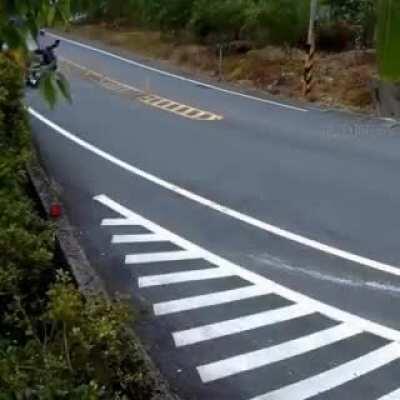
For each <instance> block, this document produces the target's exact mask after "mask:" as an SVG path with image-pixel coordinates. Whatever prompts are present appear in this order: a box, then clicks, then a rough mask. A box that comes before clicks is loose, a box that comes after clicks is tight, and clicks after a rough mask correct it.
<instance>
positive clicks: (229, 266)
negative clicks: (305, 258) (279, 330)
mask: <svg viewBox="0 0 400 400" xmlns="http://www.w3.org/2000/svg"><path fill="white" fill-rule="evenodd" d="M94 200H96V201H98V202H99V203H101V204H103V205H104V206H105V207H107V208H109V209H111V210H113V211H115V212H116V213H118V214H120V215H121V216H123V217H125V218H128V219H130V218H131V219H135V218H136V219H140V221H141V223H142V224H143V226H144V227H145V228H146V229H148V230H149V231H152V232H154V233H157V234H160V235H163V236H164V237H166V238H168V240H169V241H171V242H172V243H174V244H176V245H177V246H179V247H182V248H184V249H187V250H192V251H195V252H198V253H203V254H202V258H204V260H206V261H208V262H209V263H210V264H212V265H216V266H218V267H219V268H223V269H224V270H225V271H227V273H230V275H232V276H234V275H236V276H239V277H240V278H242V279H244V280H246V281H248V282H250V283H252V284H254V285H257V286H263V287H265V288H266V289H268V290H270V291H271V292H273V293H276V294H278V295H280V296H282V297H285V298H286V299H288V300H290V301H291V302H293V303H301V304H302V305H303V306H304V307H306V308H307V310H309V311H310V312H313V313H314V312H319V313H321V314H323V315H325V316H326V317H328V318H330V319H334V320H336V321H340V322H348V323H350V324H354V325H355V326H357V327H358V328H359V329H361V330H365V331H366V332H370V333H373V334H375V335H378V336H381V337H383V338H386V339H388V340H390V341H396V342H399V343H400V331H397V330H395V329H393V328H389V327H386V326H383V325H381V324H378V323H376V322H373V321H370V320H367V319H365V318H361V317H358V316H356V315H354V314H351V313H349V312H346V311H343V310H341V309H339V308H337V307H333V306H330V305H328V304H325V303H322V302H320V301H318V300H315V299H313V298H311V297H309V296H305V295H303V294H301V293H299V292H296V291H294V290H291V289H288V288H287V287H285V286H282V285H279V284H277V283H276V282H274V281H271V280H269V279H267V278H266V277H264V276H262V275H259V274H257V273H254V272H252V271H249V270H248V269H246V268H243V267H241V266H239V265H236V264H234V263H232V262H230V261H228V260H226V259H225V258H222V257H219V256H217V255H216V254H213V253H210V252H209V251H207V250H205V249H203V248H201V247H200V246H197V245H195V244H194V243H192V242H190V241H188V240H186V239H184V238H182V237H180V236H178V235H176V234H174V233H173V232H171V231H169V230H167V229H165V228H162V227H161V226H159V225H157V224H156V223H154V222H152V221H150V220H148V219H146V218H144V217H142V216H140V215H138V214H136V213H134V212H133V211H131V210H130V209H128V208H127V207H124V206H122V205H121V204H119V203H117V202H116V201H114V200H112V199H110V198H109V197H108V196H106V195H104V194H102V195H99V196H96V197H94Z"/></svg>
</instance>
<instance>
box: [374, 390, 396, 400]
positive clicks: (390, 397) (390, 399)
mask: <svg viewBox="0 0 400 400" xmlns="http://www.w3.org/2000/svg"><path fill="white" fill-rule="evenodd" d="M399 399H400V389H397V390H395V391H394V392H391V393H389V394H387V395H385V396H383V397H380V398H379V399H378V400H399Z"/></svg>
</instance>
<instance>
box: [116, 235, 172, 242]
mask: <svg viewBox="0 0 400 400" xmlns="http://www.w3.org/2000/svg"><path fill="white" fill-rule="evenodd" d="M166 240H167V239H165V238H163V237H162V236H160V235H157V234H155V233H145V234H140V235H114V236H113V237H112V243H114V244H123V243H148V242H163V241H166Z"/></svg>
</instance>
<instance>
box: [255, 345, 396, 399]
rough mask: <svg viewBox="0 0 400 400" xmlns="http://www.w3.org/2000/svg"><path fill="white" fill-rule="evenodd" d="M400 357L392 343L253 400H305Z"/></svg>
mask: <svg viewBox="0 0 400 400" xmlns="http://www.w3.org/2000/svg"><path fill="white" fill-rule="evenodd" d="M399 357H400V346H399V345H398V344H397V343H391V344H388V345H386V346H384V347H381V348H380V349H378V350H375V351H372V352H371V353H368V354H366V355H364V356H362V357H359V358H357V359H355V360H353V361H350V362H348V363H345V364H343V365H340V366H338V367H336V368H333V369H331V370H329V371H326V372H323V373H321V374H319V375H315V376H313V377H311V378H308V379H305V380H303V381H300V382H297V383H294V384H293V385H289V386H286V387H284V388H282V389H278V390H275V391H273V392H270V393H267V394H264V395H261V396H257V397H254V398H253V399H252V400H278V399H279V400H293V399H296V400H305V399H308V398H310V397H313V396H316V395H318V394H320V393H324V392H326V391H328V390H330V389H333V388H335V387H337V386H341V385H343V384H345V383H346V382H349V381H351V380H353V379H356V378H358V377H359V376H362V375H365V374H367V373H368V372H371V371H373V370H375V369H377V368H379V367H382V366H383V365H385V364H387V363H390V362H392V361H394V360H396V359H397V358H399Z"/></svg>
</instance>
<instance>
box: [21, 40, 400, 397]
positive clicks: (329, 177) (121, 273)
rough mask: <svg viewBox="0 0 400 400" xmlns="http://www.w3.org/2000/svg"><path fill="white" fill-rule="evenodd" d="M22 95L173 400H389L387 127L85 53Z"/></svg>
mask: <svg viewBox="0 0 400 400" xmlns="http://www.w3.org/2000/svg"><path fill="white" fill-rule="evenodd" d="M59 55H60V56H61V57H62V68H63V70H64V71H65V73H66V74H67V75H68V77H69V79H70V82H71V85H72V94H73V98H74V101H73V104H72V105H68V104H60V105H58V106H57V108H56V109H55V110H52V111H51V110H49V109H48V108H47V106H46V105H45V104H44V103H43V101H42V99H41V98H40V96H38V94H37V93H34V92H30V93H29V94H28V99H29V100H28V103H29V107H30V108H29V111H30V114H31V117H32V127H33V130H34V139H35V141H36V143H37V144H38V146H39V149H40V153H41V157H42V159H43V163H44V165H45V167H46V168H47V170H48V171H49V173H50V174H51V175H52V177H53V178H54V179H55V180H56V181H57V182H58V184H59V185H60V188H61V190H62V193H63V199H64V201H65V204H66V208H67V212H68V214H69V216H70V218H71V220H72V222H73V224H74V226H75V227H76V229H77V231H78V232H79V238H80V241H81V243H82V245H83V247H84V249H85V251H86V253H87V255H88V257H89V259H90V261H91V262H92V264H93V265H94V267H95V268H96V269H97V271H98V273H99V274H100V276H101V277H102V279H103V280H104V282H105V284H106V285H107V288H108V289H109V290H110V292H112V293H115V292H118V293H121V294H123V295H125V296H129V298H130V299H131V301H132V302H133V303H134V304H135V305H136V307H138V308H139V309H140V310H141V312H142V318H141V319H140V321H139V323H138V326H137V330H138V333H139V335H140V336H141V338H142V340H143V341H144V343H145V344H146V346H147V347H148V349H149V352H150V354H151V355H152V357H153V359H154V360H155V361H156V363H157V365H158V366H159V367H160V369H161V371H162V373H163V374H164V375H165V376H166V377H167V378H168V380H169V382H170V383H171V386H172V388H173V389H174V390H175V391H176V392H177V393H178V394H179V395H180V396H181V397H182V398H183V399H201V400H203V399H206V400H224V399H229V400H236V399H238V400H272V399H274V400H286V399H290V400H298V399H311V398H312V399H314V400H315V399H318V400H319V399H332V400H333V399H335V400H339V399H340V400H343V399H349V400H350V399H351V400H357V399H360V400H361V399H362V400H372V399H380V400H389V399H390V400H398V399H400V389H399V388H400V315H399V310H400V250H399V233H400V213H399V207H398V205H399V204H400V186H399V184H398V181H399V178H398V175H399V161H400V135H399V134H400V129H399V127H398V126H396V124H394V122H393V121H385V120H379V119H374V118H367V117H362V116H356V115H350V114H346V113H340V112H337V111H333V110H320V109H318V108H316V107H313V106H303V105H296V104H290V103H285V102H280V101H278V100H276V99H273V98H268V97H265V96H264V97H263V96H261V97H260V96H258V97H257V96H255V95H254V94H252V93H248V92H241V91H237V89H234V88H229V87H226V86H215V85H214V84H213V83H210V82H208V83H207V82H200V81H196V80H193V79H192V78H190V77H185V76H183V75H179V74H177V73H176V72H173V71H167V70H166V69H165V67H164V68H163V67H159V66H157V65H155V64H154V63H149V62H145V63H142V62H141V61H140V60H137V59H135V58H134V57H133V56H131V57H129V58H126V57H121V56H118V55H116V54H115V53H112V52H111V53H110V52H109V51H105V50H102V49H101V45H100V44H82V43H77V42H73V41H68V40H64V41H63V43H62V45H61V48H60V50H59Z"/></svg>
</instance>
